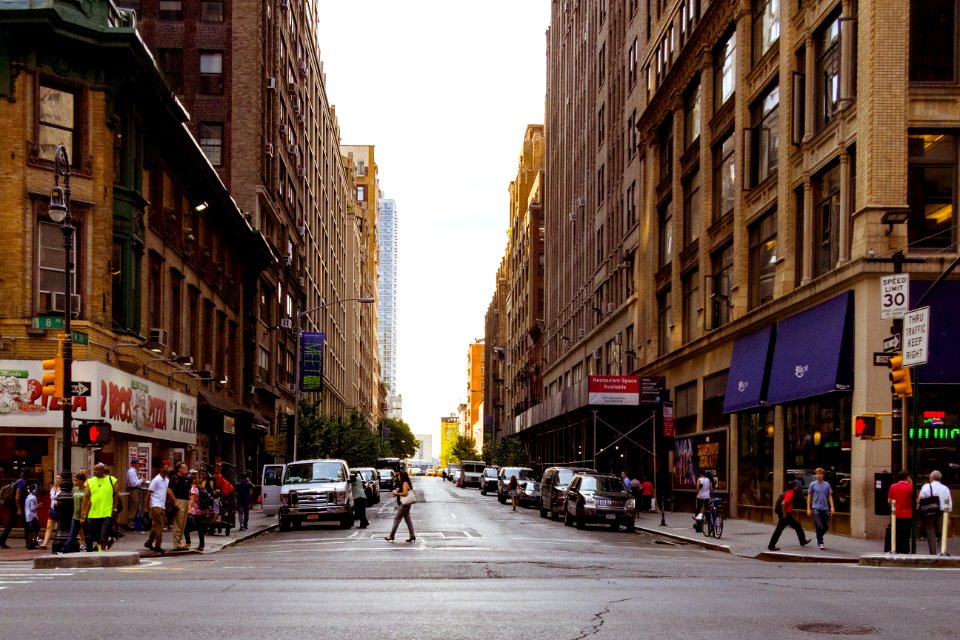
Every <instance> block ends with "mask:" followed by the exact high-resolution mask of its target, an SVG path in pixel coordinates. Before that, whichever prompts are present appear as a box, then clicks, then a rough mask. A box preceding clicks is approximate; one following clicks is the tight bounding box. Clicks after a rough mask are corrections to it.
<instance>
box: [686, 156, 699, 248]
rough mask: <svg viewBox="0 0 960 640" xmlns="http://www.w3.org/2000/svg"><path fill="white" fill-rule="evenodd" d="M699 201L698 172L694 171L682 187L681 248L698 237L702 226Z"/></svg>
mask: <svg viewBox="0 0 960 640" xmlns="http://www.w3.org/2000/svg"><path fill="white" fill-rule="evenodd" d="M702 207H703V204H702V202H701V199H700V170H699V169H697V170H696V171H694V172H693V173H692V174H691V175H690V177H689V178H688V179H687V180H686V182H684V185H683V246H684V247H687V246H690V245H691V244H692V243H693V242H694V241H695V240H696V239H697V238H699V237H700V227H701V225H702V224H703V216H702V212H701V209H702Z"/></svg>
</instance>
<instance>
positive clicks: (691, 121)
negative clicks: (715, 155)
mask: <svg viewBox="0 0 960 640" xmlns="http://www.w3.org/2000/svg"><path fill="white" fill-rule="evenodd" d="M701 100H702V92H701V91H700V81H699V80H697V81H696V82H695V83H694V84H693V86H691V87H690V89H688V90H687V95H686V96H685V97H684V108H683V118H684V122H683V142H684V145H683V146H684V148H689V147H690V146H691V145H693V143H694V142H696V141H697V140H699V139H700V120H701V106H700V103H701Z"/></svg>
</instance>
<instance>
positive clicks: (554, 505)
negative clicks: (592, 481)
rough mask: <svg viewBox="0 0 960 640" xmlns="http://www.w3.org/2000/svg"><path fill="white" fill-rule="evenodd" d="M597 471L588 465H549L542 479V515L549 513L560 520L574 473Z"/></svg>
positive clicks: (544, 516) (545, 515)
mask: <svg viewBox="0 0 960 640" xmlns="http://www.w3.org/2000/svg"><path fill="white" fill-rule="evenodd" d="M596 472H597V470H596V469H589V468H587V467H548V468H547V469H546V470H545V471H544V472H543V479H542V480H541V481H540V517H541V518H546V517H547V514H549V515H550V517H551V518H553V519H554V520H559V519H560V515H561V514H562V513H563V502H564V500H566V493H567V485H568V484H570V480H571V479H573V476H574V474H577V473H596Z"/></svg>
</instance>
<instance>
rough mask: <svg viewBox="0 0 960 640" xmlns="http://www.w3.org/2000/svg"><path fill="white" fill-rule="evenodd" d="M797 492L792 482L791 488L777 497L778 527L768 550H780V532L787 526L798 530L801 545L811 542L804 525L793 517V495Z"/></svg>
mask: <svg viewBox="0 0 960 640" xmlns="http://www.w3.org/2000/svg"><path fill="white" fill-rule="evenodd" d="M795 492H796V489H795V485H793V484H792V483H791V485H790V486H789V488H788V489H787V490H786V491H784V492H783V493H782V494H781V495H780V497H779V498H777V504H776V505H774V512H775V513H776V514H777V528H776V529H774V530H773V536H771V537H770V542H769V543H768V544H767V550H768V551H780V547H778V546H777V542H778V541H779V540H780V534H781V533H783V530H784V529H786V528H787V527H790V528H791V529H793V530H794V531H796V532H797V540H798V541H799V542H800V546H801V547H805V546H807V545H808V544H810V538H808V537H807V536H806V534H805V533H804V532H803V527H801V526H800V523H799V522H797V521H796V520H795V519H794V517H793V496H794V493H795Z"/></svg>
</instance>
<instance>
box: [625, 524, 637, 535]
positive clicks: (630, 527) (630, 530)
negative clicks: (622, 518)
mask: <svg viewBox="0 0 960 640" xmlns="http://www.w3.org/2000/svg"><path fill="white" fill-rule="evenodd" d="M636 530H637V526H636V525H635V524H633V523H632V522H630V523H628V524H627V533H634V532H636Z"/></svg>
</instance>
